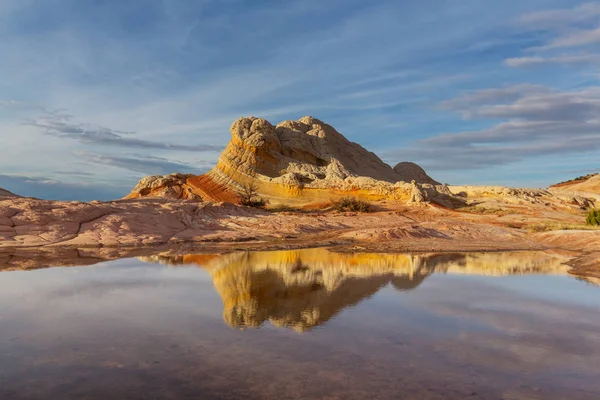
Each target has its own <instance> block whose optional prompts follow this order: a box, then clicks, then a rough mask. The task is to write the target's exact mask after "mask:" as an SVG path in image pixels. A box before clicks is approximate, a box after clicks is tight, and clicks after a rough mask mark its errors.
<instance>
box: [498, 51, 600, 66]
mask: <svg viewBox="0 0 600 400" xmlns="http://www.w3.org/2000/svg"><path fill="white" fill-rule="evenodd" d="M504 63H505V64H506V65H508V66H509V67H540V66H547V65H570V66H578V65H579V66H585V65H599V66H600V55H598V54H581V55H577V54H571V55H561V56H555V57H540V56H537V57H513V58H507V59H506V60H504Z"/></svg>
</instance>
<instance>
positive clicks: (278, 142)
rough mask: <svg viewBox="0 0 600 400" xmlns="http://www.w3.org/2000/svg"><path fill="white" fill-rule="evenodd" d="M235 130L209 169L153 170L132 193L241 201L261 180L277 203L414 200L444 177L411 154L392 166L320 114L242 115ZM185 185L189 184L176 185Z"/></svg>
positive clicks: (262, 191) (265, 192) (260, 191)
mask: <svg viewBox="0 0 600 400" xmlns="http://www.w3.org/2000/svg"><path fill="white" fill-rule="evenodd" d="M231 137H232V138H231V141H230V142H229V144H228V146H227V147H226V148H225V150H224V151H223V153H222V154H221V156H220V157H219V161H218V163H217V165H216V166H215V168H213V169H212V170H211V171H210V172H208V173H207V174H205V175H202V176H196V177H190V176H186V177H185V180H182V181H181V182H169V183H166V182H164V183H163V182H161V180H160V179H159V177H150V178H145V179H144V180H142V181H141V182H140V183H139V184H138V186H137V187H136V188H135V189H134V191H133V192H132V193H131V194H130V195H129V196H128V197H130V198H137V197H146V196H156V197H162V196H165V195H166V196H167V197H172V196H177V195H178V194H181V196H190V195H193V196H197V197H200V198H202V199H204V200H210V201H235V200H236V199H237V193H238V191H239V190H240V188H241V186H242V185H244V184H248V183H253V184H254V185H256V187H257V189H258V194H259V195H260V196H263V197H266V198H267V199H269V200H270V201H271V202H272V203H294V202H295V203H307V202H311V201H329V200H333V199H336V198H339V197H342V196H347V195H352V196H356V197H359V198H364V199H373V200H376V199H398V200H402V199H404V200H408V198H409V197H410V191H411V186H410V182H411V181H412V180H414V181H416V182H417V183H419V184H423V185H429V186H430V187H429V191H430V192H432V193H434V192H435V191H436V188H435V186H436V185H439V183H438V182H436V181H435V180H433V179H431V178H430V177H429V176H428V175H427V174H426V173H425V171H423V169H422V168H420V167H419V166H418V165H416V164H414V163H408V162H405V163H400V164H398V165H396V167H395V168H391V167H390V166H389V165H387V164H386V163H384V162H383V161H382V160H381V159H380V158H379V157H377V156H376V155H375V154H374V153H372V152H369V151H367V150H365V149H364V148H363V147H362V146H360V145H359V144H357V143H353V142H351V141H349V140H347V139H346V138H345V137H344V136H343V135H342V134H340V133H339V132H337V131H336V130H335V129H334V128H333V127H331V126H330V125H327V124H325V123H324V122H322V121H319V120H318V119H315V118H312V117H304V118H301V119H299V120H297V121H283V122H281V123H279V124H278V125H277V126H273V125H271V123H269V122H268V121H267V120H265V119H262V118H255V117H248V118H240V119H239V120H237V121H235V122H234V123H233V125H232V126H231ZM150 182H151V183H150ZM177 185H179V186H181V188H180V189H176V188H175V187H176V186H177ZM446 195H447V196H448V195H451V194H449V193H448V194H446ZM180 198H182V197H180ZM183 198H190V197H183ZM432 200H434V201H435V196H432Z"/></svg>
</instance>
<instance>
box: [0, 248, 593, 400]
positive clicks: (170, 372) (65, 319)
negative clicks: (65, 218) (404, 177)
mask: <svg viewBox="0 0 600 400" xmlns="http://www.w3.org/2000/svg"><path fill="white" fill-rule="evenodd" d="M566 271H567V268H566V267H564V266H563V265H562V264H561V260H560V259H558V258H555V257H553V256H552V255H548V254H542V253H522V252H521V253H493V254H450V255H448V254H446V255H435V254H432V255H420V256H415V255H390V254H361V255H343V254H336V253H332V252H329V251H327V250H324V249H310V250H299V251H277V252H251V253H248V252H236V253H230V254H225V255H207V254H198V255H193V254H191V255H178V256H172V255H171V256H168V255H162V256H151V257H141V258H139V259H122V260H117V261H110V262H105V263H100V264H96V265H94V266H86V267H64V268H60V267H58V268H47V269H38V270H35V271H5V272H1V273H0V398H1V399H3V400H4V399H108V398H111V399H196V398H197V399H313V398H314V399H510V400H513V399H544V400H546V399H600V287H598V286H596V285H594V284H593V283H590V282H586V281H582V280H577V279H575V278H573V277H570V276H568V274H567V273H566Z"/></svg>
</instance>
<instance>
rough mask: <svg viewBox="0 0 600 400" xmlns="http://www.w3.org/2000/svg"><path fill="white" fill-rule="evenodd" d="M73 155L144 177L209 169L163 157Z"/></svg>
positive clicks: (202, 171)
mask: <svg viewBox="0 0 600 400" xmlns="http://www.w3.org/2000/svg"><path fill="white" fill-rule="evenodd" d="M75 155H77V156H79V157H80V158H82V159H83V160H85V161H86V162H89V163H95V164H102V165H107V166H111V167H116V168H123V169H127V170H130V171H134V172H139V173H141V174H145V175H154V174H157V175H164V174H169V173H172V172H185V173H195V174H201V173H204V172H206V171H208V169H209V168H208V166H207V165H202V163H200V165H198V164H194V165H192V164H188V163H184V162H179V161H173V160H169V159H166V158H163V157H155V156H149V155H142V154H129V155H110V154H97V153H89V152H75Z"/></svg>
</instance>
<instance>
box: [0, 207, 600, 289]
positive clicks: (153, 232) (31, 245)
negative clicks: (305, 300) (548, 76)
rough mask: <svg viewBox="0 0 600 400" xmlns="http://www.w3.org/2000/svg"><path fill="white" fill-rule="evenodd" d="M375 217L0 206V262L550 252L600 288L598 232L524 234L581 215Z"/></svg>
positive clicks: (512, 212)
mask: <svg viewBox="0 0 600 400" xmlns="http://www.w3.org/2000/svg"><path fill="white" fill-rule="evenodd" d="M495 201H499V200H495ZM377 207H378V208H379V211H376V212H373V213H366V214H359V213H349V212H348V213H340V212H334V211H312V212H306V211H297V212H279V213H274V212H269V211H264V210H257V209H253V208H246V207H239V206H235V205H233V204H230V203H200V202H197V201H185V200H176V201H169V200H165V199H138V200H119V201H114V202H92V203H80V202H53V201H46V200H38V199H32V198H4V199H1V200H0V254H2V257H4V258H9V259H10V260H12V261H11V262H13V263H14V260H15V257H16V259H19V260H21V262H22V263H23V264H24V265H27V263H30V264H31V267H32V268H34V267H35V262H36V261H35V260H34V259H36V258H38V259H39V260H44V259H52V255H53V254H61V253H64V252H69V251H75V252H76V254H77V255H78V256H79V255H80V254H82V255H83V256H81V258H83V259H89V262H90V263H93V262H95V261H94V260H95V259H96V258H117V257H121V256H124V255H143V254H152V253H153V252H156V248H157V247H158V248H159V249H160V248H163V249H164V248H169V247H173V246H197V245H199V244H200V245H202V246H204V247H205V249H204V250H206V246H210V248H212V249H214V250H215V251H219V252H222V251H231V250H232V249H256V250H260V249H265V248H275V249H286V248H297V247H310V246H322V245H343V246H345V247H343V249H346V250H347V251H358V252H390V251H391V252H403V251H418V252H433V251H436V252H439V251H443V252H448V251H455V252H456V251H498V250H543V249H556V250H557V251H560V252H561V254H565V255H566V256H567V258H569V259H570V260H571V263H572V264H573V265H574V266H579V267H581V268H585V271H584V273H585V275H586V276H588V277H597V278H600V274H598V270H599V269H598V268H597V266H598V263H597V262H595V261H594V260H596V261H597V260H598V258H599V257H598V255H600V252H599V251H598V250H599V249H600V231H556V232H543V233H533V232H530V231H529V230H528V229H526V228H527V226H528V225H529V224H532V223H535V222H536V221H537V220H548V218H556V219H557V221H563V222H573V221H577V220H578V219H581V218H582V212H581V211H579V213H577V212H575V210H574V209H572V208H565V209H564V210H558V211H557V210H553V209H548V208H547V207H546V206H544V205H543V203H540V204H529V203H528V204H526V205H519V204H514V205H511V207H512V208H508V206H507V207H505V210H506V211H505V212H506V213H505V214H502V213H501V212H498V211H495V213H494V214H485V213H475V212H471V211H470V212H464V211H455V210H448V209H444V208H440V207H439V206H436V205H433V204H423V205H416V206H411V207H407V206H406V205H405V204H404V203H402V202H385V203H383V202H382V203H378V205H377ZM544 212H545V213H546V214H544ZM529 214H531V215H529ZM76 249H79V250H76ZM94 249H98V251H94ZM145 249H147V250H148V251H147V252H146V251H145ZM153 249H154V250H153ZM34 250H35V252H34ZM28 254H30V255H31V254H37V255H35V256H28ZM86 254H87V256H86ZM78 262H80V261H78ZM6 263H9V261H6Z"/></svg>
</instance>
